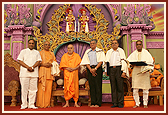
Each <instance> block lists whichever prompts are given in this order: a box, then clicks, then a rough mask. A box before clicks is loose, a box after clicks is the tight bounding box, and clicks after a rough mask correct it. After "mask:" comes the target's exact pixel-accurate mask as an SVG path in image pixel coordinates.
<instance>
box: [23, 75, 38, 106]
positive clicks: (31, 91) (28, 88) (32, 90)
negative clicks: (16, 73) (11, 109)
mask: <svg viewBox="0 0 168 115" xmlns="http://www.w3.org/2000/svg"><path fill="white" fill-rule="evenodd" d="M37 80H38V77H26V78H23V77H21V78H20V83H21V99H22V105H21V107H22V108H26V107H34V103H35V98H36V92H37ZM27 95H28V98H29V103H27Z"/></svg>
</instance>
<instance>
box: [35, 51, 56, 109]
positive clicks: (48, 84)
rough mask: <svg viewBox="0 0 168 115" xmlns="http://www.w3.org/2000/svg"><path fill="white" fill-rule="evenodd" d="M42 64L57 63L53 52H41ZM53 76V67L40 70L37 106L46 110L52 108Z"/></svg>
mask: <svg viewBox="0 0 168 115" xmlns="http://www.w3.org/2000/svg"><path fill="white" fill-rule="evenodd" d="M40 55H41V58H42V62H41V63H42V64H44V63H47V62H49V63H53V62H54V61H56V58H55V56H54V53H53V52H50V51H45V50H42V51H40ZM52 82H53V75H51V67H50V68H46V67H40V68H39V80H38V92H37V102H36V106H38V107H41V108H46V107H48V106H50V99H51V91H52Z"/></svg>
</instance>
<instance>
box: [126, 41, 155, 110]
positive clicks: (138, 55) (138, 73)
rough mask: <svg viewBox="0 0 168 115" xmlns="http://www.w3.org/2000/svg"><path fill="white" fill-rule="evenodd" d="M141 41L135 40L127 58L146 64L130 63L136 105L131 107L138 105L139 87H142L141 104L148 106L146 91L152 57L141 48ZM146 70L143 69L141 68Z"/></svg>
mask: <svg viewBox="0 0 168 115" xmlns="http://www.w3.org/2000/svg"><path fill="white" fill-rule="evenodd" d="M142 47H143V45H142V41H140V40H138V41H136V48H137V50H135V51H134V52H133V53H131V54H130V56H129V57H128V58H127V60H128V61H129V62H131V61H144V62H145V63H146V64H147V66H143V65H142V66H137V65H132V67H133V71H132V88H133V97H134V100H135V103H136V105H135V106H134V107H133V108H137V107H139V105H140V102H139V93H138V91H139V89H143V105H144V108H148V106H147V104H148V93H149V89H150V88H151V84H150V73H149V72H150V71H151V70H152V69H153V59H152V56H151V54H150V53H149V52H148V51H147V50H146V49H143V48H142ZM145 69H146V70H148V71H144V72H143V70H145Z"/></svg>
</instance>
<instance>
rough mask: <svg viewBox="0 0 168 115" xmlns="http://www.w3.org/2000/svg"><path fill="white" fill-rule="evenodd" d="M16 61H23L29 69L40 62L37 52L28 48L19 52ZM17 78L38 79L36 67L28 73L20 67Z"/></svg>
mask: <svg viewBox="0 0 168 115" xmlns="http://www.w3.org/2000/svg"><path fill="white" fill-rule="evenodd" d="M17 60H20V61H23V62H24V63H25V64H27V65H28V66H29V67H32V66H33V65H34V64H35V63H36V62H37V61H42V59H41V56H40V53H39V51H37V50H35V49H33V50H30V49H29V48H26V49H23V50H21V52H20V54H19V56H18V58H17ZM19 77H38V67H36V68H34V72H29V71H28V70H27V68H25V67H23V66H20V74H19Z"/></svg>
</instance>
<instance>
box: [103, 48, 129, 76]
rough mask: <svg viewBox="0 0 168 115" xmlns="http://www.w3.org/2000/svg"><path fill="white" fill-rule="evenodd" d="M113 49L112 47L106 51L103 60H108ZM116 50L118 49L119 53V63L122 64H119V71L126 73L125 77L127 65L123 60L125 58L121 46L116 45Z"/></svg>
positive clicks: (127, 72) (127, 73)
mask: <svg viewBox="0 0 168 115" xmlns="http://www.w3.org/2000/svg"><path fill="white" fill-rule="evenodd" d="M113 51H114V50H113V49H110V50H108V51H107V54H106V59H105V62H110V57H111V54H112V52H113ZM118 51H119V54H120V59H121V65H122V66H121V71H123V72H124V73H126V75H127V77H129V71H128V66H127V63H126V62H125V61H124V60H126V56H125V52H124V50H123V49H122V48H119V47H118Z"/></svg>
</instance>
